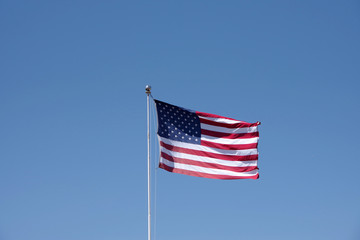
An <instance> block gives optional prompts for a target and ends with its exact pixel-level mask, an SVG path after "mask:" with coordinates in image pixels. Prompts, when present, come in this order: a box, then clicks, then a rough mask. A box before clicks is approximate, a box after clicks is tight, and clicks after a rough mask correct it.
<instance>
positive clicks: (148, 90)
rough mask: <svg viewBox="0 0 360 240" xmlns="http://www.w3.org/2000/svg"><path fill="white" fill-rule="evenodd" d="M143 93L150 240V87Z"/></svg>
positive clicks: (149, 239)
mask: <svg viewBox="0 0 360 240" xmlns="http://www.w3.org/2000/svg"><path fill="white" fill-rule="evenodd" d="M145 93H146V95H147V150H148V152H147V154H148V157H147V167H148V175H147V177H148V179H147V183H148V240H151V193H150V190H151V189H150V187H151V185H150V101H149V97H150V94H151V86H150V85H146V87H145Z"/></svg>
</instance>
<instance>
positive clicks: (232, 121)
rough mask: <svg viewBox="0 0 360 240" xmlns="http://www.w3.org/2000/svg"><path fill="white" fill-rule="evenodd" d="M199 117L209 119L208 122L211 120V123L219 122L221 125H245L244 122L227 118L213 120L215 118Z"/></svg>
mask: <svg viewBox="0 0 360 240" xmlns="http://www.w3.org/2000/svg"><path fill="white" fill-rule="evenodd" d="M198 117H199V118H203V119H207V120H210V121H213V122H219V123H229V124H233V123H243V121H239V120H232V119H226V118H213V117H203V116H198Z"/></svg>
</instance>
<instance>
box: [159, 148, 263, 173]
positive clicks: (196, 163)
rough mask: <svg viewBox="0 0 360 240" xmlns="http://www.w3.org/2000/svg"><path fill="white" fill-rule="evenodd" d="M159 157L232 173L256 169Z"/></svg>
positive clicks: (165, 155)
mask: <svg viewBox="0 0 360 240" xmlns="http://www.w3.org/2000/svg"><path fill="white" fill-rule="evenodd" d="M161 157H163V158H164V159H166V160H169V161H170V162H176V163H183V164H187V165H195V166H200V167H206V168H214V169H222V170H229V171H233V172H248V171H252V170H255V169H258V168H257V166H249V167H230V166H224V165H221V164H216V163H207V162H199V161H194V160H190V159H185V158H178V157H173V156H170V155H168V154H166V153H164V152H161Z"/></svg>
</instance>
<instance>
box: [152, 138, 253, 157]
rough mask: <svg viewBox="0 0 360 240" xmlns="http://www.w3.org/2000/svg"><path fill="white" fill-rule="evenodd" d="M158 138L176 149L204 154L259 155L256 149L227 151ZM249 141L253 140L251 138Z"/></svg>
mask: <svg viewBox="0 0 360 240" xmlns="http://www.w3.org/2000/svg"><path fill="white" fill-rule="evenodd" d="M158 137H159V140H160V141H162V142H164V143H166V144H169V145H173V146H175V147H182V148H187V149H192V150H199V151H204V152H210V153H218V154H224V155H230V156H234V155H238V156H245V155H254V154H258V151H257V149H256V148H252V149H245V150H225V149H218V148H211V147H206V146H202V145H198V144H192V143H185V142H179V141H175V140H169V139H167V138H163V137H160V136H158ZM249 139H251V138H249ZM256 142H257V141H256ZM246 144H247V143H246ZM250 153H251V154H250Z"/></svg>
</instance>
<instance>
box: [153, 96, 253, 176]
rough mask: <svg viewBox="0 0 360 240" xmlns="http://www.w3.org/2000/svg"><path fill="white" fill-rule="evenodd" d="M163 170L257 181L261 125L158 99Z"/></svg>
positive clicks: (156, 102) (156, 103)
mask: <svg viewBox="0 0 360 240" xmlns="http://www.w3.org/2000/svg"><path fill="white" fill-rule="evenodd" d="M154 101H155V105H156V111H157V116H158V133H157V134H158V138H159V145H160V163H159V167H160V168H163V169H164V170H167V171H169V172H175V173H181V174H186V175H191V176H197V177H205V178H215V179H244V178H250V179H257V178H259V173H258V166H257V162H258V149H257V147H258V141H259V132H258V125H259V124H260V122H257V123H247V122H243V121H239V120H235V119H232V118H227V117H222V116H218V115H215V114H210V113H204V112H198V111H193V110H189V109H185V108H182V107H178V106H174V105H171V104H169V103H165V102H162V101H159V100H154Z"/></svg>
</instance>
